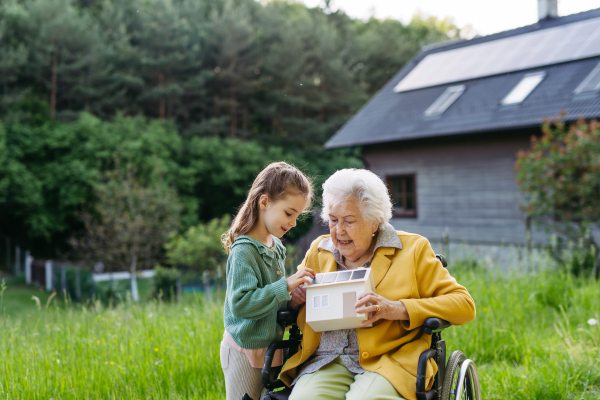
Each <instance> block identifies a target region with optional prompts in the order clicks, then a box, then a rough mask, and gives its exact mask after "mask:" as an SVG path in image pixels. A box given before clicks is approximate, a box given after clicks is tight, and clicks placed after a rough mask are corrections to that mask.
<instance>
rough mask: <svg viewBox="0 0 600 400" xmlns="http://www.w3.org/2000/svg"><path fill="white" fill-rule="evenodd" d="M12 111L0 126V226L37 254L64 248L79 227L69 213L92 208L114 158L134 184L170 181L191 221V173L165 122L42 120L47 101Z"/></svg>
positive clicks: (86, 116)
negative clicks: (131, 172)
mask: <svg viewBox="0 0 600 400" xmlns="http://www.w3.org/2000/svg"><path fill="white" fill-rule="evenodd" d="M15 110H16V111H15V115H19V116H20V117H19V118H18V119H16V120H14V121H13V122H9V123H6V124H4V127H5V129H4V131H5V133H6V136H5V137H6V140H5V143H6V147H5V148H6V151H5V153H4V154H5V162H4V168H3V167H2V165H3V163H2V160H1V159H0V177H2V180H0V185H2V186H3V187H5V192H4V193H5V196H6V201H4V202H2V201H0V221H1V223H0V226H2V231H3V233H4V234H6V235H7V236H9V237H11V238H13V240H16V241H18V242H21V243H27V244H28V245H29V246H34V247H36V248H37V249H38V255H42V254H43V252H44V251H43V249H45V248H46V249H48V250H47V252H50V251H51V250H50V249H53V250H54V251H56V250H57V249H58V250H60V249H63V251H64V249H65V245H64V243H65V241H66V239H67V238H68V237H69V236H70V235H71V234H72V233H73V230H78V229H80V228H81V224H82V222H81V220H80V219H79V218H78V217H77V215H78V214H79V213H81V212H84V213H85V212H87V213H92V214H93V213H95V212H96V211H95V208H96V204H95V202H96V200H97V197H96V195H95V193H96V186H97V185H98V183H99V182H100V180H101V178H102V176H103V175H104V174H105V173H106V172H107V171H109V170H114V169H115V168H116V165H115V160H120V162H121V166H122V167H123V168H124V166H126V165H129V166H131V167H132V168H134V169H135V171H136V173H137V179H139V180H140V184H142V185H147V184H149V183H150V182H153V181H156V180H157V179H158V177H161V179H162V180H163V181H164V183H165V184H166V185H169V186H171V185H172V186H175V187H176V188H177V189H178V191H179V192H180V193H181V195H180V198H181V199H182V202H183V204H184V212H183V215H184V216H185V217H186V218H191V220H192V221H191V223H193V222H195V221H196V219H195V218H197V217H196V216H195V212H196V210H197V201H196V200H195V199H194V198H193V197H191V196H190V192H191V189H189V188H191V187H192V185H191V184H190V179H191V178H190V176H189V172H188V171H187V170H186V169H185V168H182V167H181V166H180V165H179V163H178V158H179V157H180V152H181V147H182V141H181V138H180V137H179V135H178V134H177V131H176V130H175V128H174V127H173V126H172V125H171V124H169V123H167V122H164V121H148V120H146V119H145V118H143V117H141V116H139V117H133V118H132V117H124V116H122V115H117V116H116V117H115V119H114V120H112V121H105V122H103V121H100V120H99V119H98V118H96V117H94V116H92V115H90V114H86V113H82V114H81V115H80V117H79V118H78V119H77V120H76V121H75V122H73V123H70V124H61V123H57V122H54V121H50V120H49V118H48V116H47V114H46V111H47V106H46V105H45V104H44V103H42V102H39V101H35V100H28V101H25V102H22V103H20V104H19V106H18V107H17V108H16V109H15ZM0 139H1V137H0ZM1 143H2V141H1V140H0V146H1ZM0 193H1V192H0ZM40 253H42V254H40Z"/></svg>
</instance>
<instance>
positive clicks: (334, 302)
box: [306, 268, 375, 332]
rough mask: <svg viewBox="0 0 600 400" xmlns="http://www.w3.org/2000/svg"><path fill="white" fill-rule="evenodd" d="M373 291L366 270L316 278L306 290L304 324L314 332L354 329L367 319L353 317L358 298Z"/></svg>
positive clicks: (368, 273) (369, 270)
mask: <svg viewBox="0 0 600 400" xmlns="http://www.w3.org/2000/svg"><path fill="white" fill-rule="evenodd" d="M374 290H375V284H374V281H373V274H372V273H371V269H370V268H358V269H355V270H354V271H339V272H328V273H324V274H317V275H316V276H315V278H314V279H313V282H312V284H311V285H308V286H307V287H306V304H307V306H306V323H307V324H308V325H310V327H311V328H312V329H313V330H314V331H315V332H323V331H332V330H338V329H354V328H358V327H359V326H360V324H361V323H362V322H363V321H366V320H367V319H368V318H370V313H366V314H357V313H356V308H355V307H354V305H355V304H356V301H357V300H358V295H359V294H361V293H364V292H368V291H374ZM369 327H370V325H369Z"/></svg>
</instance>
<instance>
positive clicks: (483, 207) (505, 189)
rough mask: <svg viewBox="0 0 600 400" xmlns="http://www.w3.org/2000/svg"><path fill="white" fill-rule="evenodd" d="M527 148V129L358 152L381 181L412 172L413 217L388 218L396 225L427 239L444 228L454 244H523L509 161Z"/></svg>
mask: <svg viewBox="0 0 600 400" xmlns="http://www.w3.org/2000/svg"><path fill="white" fill-rule="evenodd" d="M531 133H533V132H531ZM528 147H529V135H528V134H519V135H515V134H509V133H506V134H489V135H486V136H485V137H483V136H478V137H462V138H460V137H458V138H457V137H454V138H445V139H437V140H427V141H418V142H417V141H415V142H403V143H395V144H385V145H380V146H370V147H366V148H364V150H363V155H364V158H365V161H366V163H367V166H368V168H369V169H371V170H372V171H373V172H375V173H376V174H377V175H379V176H380V177H381V178H382V179H384V180H385V178H386V177H387V176H394V175H403V174H416V181H417V209H418V210H419V211H418V216H417V218H416V219H393V220H392V224H393V225H394V226H395V227H396V229H399V230H404V231H408V232H415V233H419V234H421V235H423V236H426V237H428V238H429V239H430V240H431V241H440V240H441V237H442V234H443V233H444V231H445V230H446V229H447V230H448V233H449V236H450V240H451V241H452V242H455V243H456V242H457V241H458V242H466V243H481V244H485V243H489V244H501V243H505V244H523V243H525V242H526V235H525V220H524V218H523V216H522V215H521V212H520V209H519V204H520V202H521V201H522V197H521V195H520V193H519V190H518V187H517V184H516V182H515V170H514V164H515V161H516V154H517V151H518V150H520V149H527V148H528ZM536 238H537V239H538V240H543V238H542V236H540V235H535V237H534V239H536Z"/></svg>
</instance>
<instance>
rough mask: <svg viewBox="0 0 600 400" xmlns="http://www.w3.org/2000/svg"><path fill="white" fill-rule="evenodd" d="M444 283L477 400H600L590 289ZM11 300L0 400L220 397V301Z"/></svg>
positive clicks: (455, 341)
mask: <svg viewBox="0 0 600 400" xmlns="http://www.w3.org/2000/svg"><path fill="white" fill-rule="evenodd" d="M452 273H453V275H454V276H455V277H456V278H457V279H458V281H459V282H460V283H462V284H463V285H465V286H466V287H467V288H468V289H469V291H470V293H471V294H472V295H473V297H474V299H475V301H476V304H477V318H476V319H475V321H474V322H472V323H470V324H467V325H465V326H459V327H452V328H450V329H448V330H446V331H445V333H444V339H445V340H446V341H447V346H448V350H449V352H450V351H452V350H455V349H460V350H462V351H463V352H464V353H465V354H467V355H468V356H469V357H470V358H472V359H474V360H475V362H476V363H477V365H478V369H479V373H480V377H481V380H482V386H483V393H484V398H486V399H599V398H600V325H599V324H594V320H600V315H599V314H600V283H599V282H597V281H593V280H590V279H588V278H576V277H573V276H572V275H570V274H568V273H564V272H557V271H554V270H550V271H542V272H537V273H524V272H514V271H513V272H509V273H508V274H492V273H490V271H489V270H486V269H482V268H466V267H465V268H455V269H453V270H452ZM17 289H18V288H11V287H10V286H9V288H8V290H7V291H6V292H5V294H4V296H3V297H4V299H3V303H4V304H3V306H2V307H3V309H4V311H3V313H2V314H1V315H2V317H1V318H2V320H1V321H0V354H1V355H2V362H1V363H0V398H3V399H32V400H33V399H46V400H47V399H55V400H56V399H99V398H101V399H155V398H156V399H158V398H160V399H222V398H224V394H225V393H224V383H223V377H222V374H221V368H220V363H219V351H218V348H219V342H220V340H221V337H222V333H223V319H222V298H223V295H222V293H220V294H219V293H217V294H214V295H213V296H212V300H210V301H208V300H207V299H206V297H205V296H204V295H203V294H185V295H184V297H183V299H182V300H181V301H180V302H179V303H175V304H168V303H163V302H160V301H156V300H154V301H147V302H143V303H140V304H133V303H131V302H124V303H122V304H120V305H118V306H116V307H108V306H105V305H102V304H100V303H87V304H84V305H76V304H71V303H69V302H68V301H66V302H65V301H64V300H63V299H61V298H56V297H55V298H53V299H50V302H49V303H48V304H47V302H48V296H47V294H43V295H44V296H43V297H40V296H38V297H40V304H39V306H38V305H37V304H36V302H35V301H33V300H31V299H29V300H28V301H29V303H25V305H21V306H19V307H17V304H21V303H22V302H21V303H19V302H16V301H14V298H15V296H16V295H17V293H18V292H19V290H17ZM23 290H26V289H23ZM27 290H31V289H27ZM23 296H25V295H22V297H23ZM11 299H12V300H11ZM23 301H24V300H23ZM27 304H28V305H27ZM588 321H589V322H588Z"/></svg>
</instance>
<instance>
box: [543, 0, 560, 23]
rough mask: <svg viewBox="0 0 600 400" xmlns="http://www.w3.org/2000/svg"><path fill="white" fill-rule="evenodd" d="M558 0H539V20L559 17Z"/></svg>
mask: <svg viewBox="0 0 600 400" xmlns="http://www.w3.org/2000/svg"><path fill="white" fill-rule="evenodd" d="M557 3H558V0H538V21H541V20H543V19H546V18H556V17H558V5H557Z"/></svg>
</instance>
